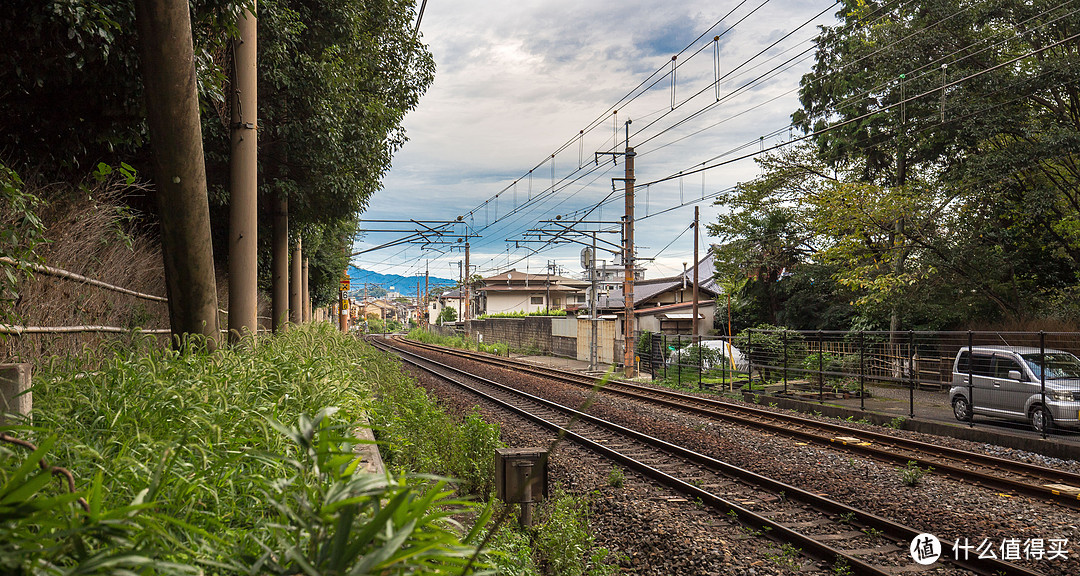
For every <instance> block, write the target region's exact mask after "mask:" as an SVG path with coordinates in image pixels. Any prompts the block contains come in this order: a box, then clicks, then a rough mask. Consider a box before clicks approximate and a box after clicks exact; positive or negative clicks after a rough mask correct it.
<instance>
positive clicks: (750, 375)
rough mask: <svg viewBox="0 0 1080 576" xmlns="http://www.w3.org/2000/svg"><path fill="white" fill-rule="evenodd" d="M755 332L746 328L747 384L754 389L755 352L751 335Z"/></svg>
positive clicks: (750, 388)
mask: <svg viewBox="0 0 1080 576" xmlns="http://www.w3.org/2000/svg"><path fill="white" fill-rule="evenodd" d="M753 333H754V331H753V330H751V329H749V328H747V329H746V384H747V388H748V389H749V390H750V391H751V392H753V391H754V354H753V350H752V347H753V341H752V339H751V338H750V336H751V335H752V334H753ZM734 380H735V379H734V378H732V384H731V387H732V388H734V387H735V382H734Z"/></svg>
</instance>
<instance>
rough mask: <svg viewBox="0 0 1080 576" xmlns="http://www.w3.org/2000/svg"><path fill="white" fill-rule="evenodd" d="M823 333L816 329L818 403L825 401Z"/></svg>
mask: <svg viewBox="0 0 1080 576" xmlns="http://www.w3.org/2000/svg"><path fill="white" fill-rule="evenodd" d="M824 372H825V335H824V334H823V333H822V332H821V330H818V331H817V379H818V400H817V401H818V404H823V403H825V374H824Z"/></svg>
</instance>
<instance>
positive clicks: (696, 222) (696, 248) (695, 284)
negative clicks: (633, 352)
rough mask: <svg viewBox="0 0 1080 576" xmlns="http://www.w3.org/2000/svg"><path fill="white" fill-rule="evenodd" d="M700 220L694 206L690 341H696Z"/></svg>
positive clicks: (696, 207)
mask: <svg viewBox="0 0 1080 576" xmlns="http://www.w3.org/2000/svg"><path fill="white" fill-rule="evenodd" d="M700 218H701V210H700V208H699V207H698V206H694V317H693V320H692V321H691V323H690V326H691V327H692V334H693V337H692V338H691V341H697V339H698V327H697V325H698V318H697V315H698V304H697V300H698V261H699V260H698V224H699V219H700Z"/></svg>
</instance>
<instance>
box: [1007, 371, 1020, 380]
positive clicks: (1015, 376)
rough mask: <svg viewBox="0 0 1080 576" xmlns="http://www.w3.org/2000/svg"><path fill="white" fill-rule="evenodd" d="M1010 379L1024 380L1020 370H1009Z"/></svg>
mask: <svg viewBox="0 0 1080 576" xmlns="http://www.w3.org/2000/svg"><path fill="white" fill-rule="evenodd" d="M1009 380H1023V378H1022V377H1021V376H1020V371H1019V370H1009Z"/></svg>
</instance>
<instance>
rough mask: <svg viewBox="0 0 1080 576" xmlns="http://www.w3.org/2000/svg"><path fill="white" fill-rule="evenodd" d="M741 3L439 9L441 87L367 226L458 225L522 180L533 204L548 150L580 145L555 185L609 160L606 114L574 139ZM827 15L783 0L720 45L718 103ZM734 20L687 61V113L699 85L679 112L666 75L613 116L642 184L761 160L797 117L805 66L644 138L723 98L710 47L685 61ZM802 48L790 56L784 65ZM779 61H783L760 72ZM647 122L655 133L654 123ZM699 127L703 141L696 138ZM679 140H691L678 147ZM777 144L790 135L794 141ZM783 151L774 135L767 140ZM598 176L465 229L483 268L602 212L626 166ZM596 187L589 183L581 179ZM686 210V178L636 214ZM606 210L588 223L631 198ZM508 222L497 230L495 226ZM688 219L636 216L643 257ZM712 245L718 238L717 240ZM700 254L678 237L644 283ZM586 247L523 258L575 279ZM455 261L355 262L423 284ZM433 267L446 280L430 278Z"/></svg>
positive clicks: (656, 189) (744, 171) (484, 4)
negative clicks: (579, 213)
mask: <svg viewBox="0 0 1080 576" xmlns="http://www.w3.org/2000/svg"><path fill="white" fill-rule="evenodd" d="M756 5H757V4H754V6H756ZM732 6H734V3H732V4H731V5H724V6H719V5H717V4H715V3H712V2H705V1H697V0H695V1H689V2H684V3H681V4H679V5H678V6H671V5H668V4H666V3H658V2H646V1H640V0H639V1H630V2H610V1H605V2H581V1H576V2H571V1H566V0H558V1H554V2H551V1H547V2H539V1H536V0H529V1H521V2H490V1H479V0H471V1H463V2H431V3H429V5H428V7H427V12H426V13H425V16H424V21H423V23H422V26H421V29H422V31H423V35H424V40H425V41H426V42H428V43H429V45H430V49H431V50H432V52H433V54H434V55H435V60H436V65H437V71H436V78H435V82H434V84H433V85H432V87H431V89H430V90H429V91H428V93H427V94H426V95H425V96H424V98H423V99H422V100H421V103H420V106H419V107H418V109H417V110H415V111H414V112H412V113H411V114H410V115H409V116H408V117H407V118H406V120H405V127H406V129H407V130H408V135H409V138H410V142H409V143H408V144H406V146H405V148H404V149H403V150H401V151H400V152H399V153H398V155H397V156H396V157H395V159H394V165H393V168H392V169H391V171H390V173H389V174H388V176H387V177H386V179H385V189H384V190H383V191H381V192H380V193H378V194H376V196H375V197H374V198H373V199H372V202H371V204H370V207H369V209H368V211H367V212H366V213H365V214H364V216H363V217H364V218H381V219H409V218H416V219H429V220H451V219H454V218H455V217H457V216H458V215H461V214H464V213H467V212H468V211H470V210H472V209H474V208H477V207H478V206H479V205H480V204H481V203H482V202H484V201H485V200H487V199H488V198H490V197H492V196H493V195H494V194H496V193H497V192H499V191H500V190H502V189H503V188H504V187H507V186H509V185H510V184H511V183H512V182H513V181H514V180H515V179H518V178H521V180H520V182H519V184H518V186H517V189H516V197H517V203H518V204H521V203H524V202H525V198H526V197H527V196H528V195H529V192H528V177H527V176H526V175H527V172H528V170H529V169H530V168H533V167H534V166H538V168H537V169H536V170H535V171H534V172H533V176H532V191H533V194H534V195H536V194H538V193H540V191H542V190H544V189H545V188H547V187H548V186H550V184H551V168H550V164H549V163H548V161H549V158H548V155H549V154H551V153H552V152H553V151H554V150H555V149H556V148H557V147H559V146H561V145H563V144H564V143H567V142H570V144H569V145H568V146H567V147H566V149H565V150H564V151H562V152H561V153H559V154H558V156H557V157H556V159H555V165H556V180H562V179H563V178H566V177H568V176H570V175H571V173H572V172H575V169H576V168H577V167H578V165H579V160H580V161H581V163H584V164H589V163H590V162H591V161H592V160H593V152H594V151H596V150H605V149H610V148H611V146H612V142H613V126H612V124H613V122H612V119H611V118H610V117H604V119H603V122H602V123H601V125H600V126H599V127H598V128H596V129H595V130H593V131H591V132H589V133H588V134H586V135H585V136H584V138H583V144H582V145H581V146H580V147H579V144H578V143H577V142H576V141H575V140H574V137H575V135H576V134H577V133H578V131H579V130H581V129H583V128H585V127H586V126H588V125H589V124H590V123H591V122H592V121H593V120H594V119H597V118H600V117H602V115H603V114H604V113H605V111H607V110H608V108H609V107H610V106H612V105H613V104H615V103H616V102H617V101H618V100H619V99H620V98H621V97H623V96H624V95H626V94H627V93H628V92H629V91H630V90H631V89H633V88H634V87H635V86H637V85H638V84H639V83H640V82H642V81H643V80H645V79H646V77H648V76H649V75H650V74H652V73H653V72H654V71H655V70H657V69H658V68H660V67H662V66H665V65H670V58H671V55H673V54H675V53H677V52H678V51H679V50H681V49H682V48H683V47H685V46H686V45H687V44H689V43H690V42H691V41H692V40H694V38H696V37H697V36H698V35H699V34H701V33H702V32H704V31H705V30H707V29H708V27H709V26H711V25H712V24H713V23H714V22H715V21H716V20H717V19H719V18H720V17H721V16H723V13H724V12H726V11H727V10H729V9H730V8H731V7H732ZM825 6H826V4H824V3H820V2H806V1H803V0H783V1H781V0H774V1H773V2H770V3H768V4H766V5H765V6H764V7H763V8H762V9H761V10H760V11H759V12H757V13H755V14H754V15H752V16H750V17H748V18H747V19H746V20H745V21H744V22H742V23H741V24H739V25H738V27H737V28H735V29H734V30H732V31H731V32H729V33H727V34H725V35H724V37H723V38H722V40H721V43H720V46H721V54H722V56H721V69H722V71H723V72H724V73H732V76H731V77H730V78H729V79H727V80H725V82H724V84H723V92H724V94H725V95H729V94H730V93H731V92H732V91H734V90H736V89H737V88H739V87H740V86H743V85H744V84H746V83H748V82H751V81H752V80H754V79H756V78H758V77H759V76H760V75H762V74H764V73H765V72H766V71H768V70H770V69H772V68H773V67H775V66H777V65H779V64H780V63H781V62H782V61H783V60H784V59H786V58H790V57H792V56H794V55H795V54H796V53H797V52H798V51H801V50H802V49H804V48H806V47H808V46H809V45H808V43H807V41H808V39H809V38H811V37H812V36H813V35H814V33H815V31H816V29H815V28H814V27H812V26H811V27H808V28H805V29H803V30H802V31H801V32H799V33H797V34H795V35H794V36H793V37H792V38H791V39H789V40H787V41H785V42H783V43H782V44H781V45H780V46H778V47H777V48H775V49H773V50H772V51H771V52H770V54H768V55H766V56H765V57H764V58H759V59H758V60H755V61H754V62H753V63H751V64H750V65H747V66H745V67H744V68H743V69H741V70H739V71H735V72H732V71H733V70H734V69H735V67H736V66H738V65H739V64H741V63H743V62H744V61H746V60H747V59H749V58H750V57H751V56H753V55H754V54H755V53H757V52H758V51H760V50H762V49H763V48H764V47H765V46H767V45H768V44H769V43H770V42H772V41H774V40H776V39H778V38H780V37H781V36H783V35H784V34H786V33H787V32H788V31H790V30H791V29H793V28H795V27H797V26H799V25H801V24H802V23H803V22H804V21H806V20H807V19H808V18H810V17H811V16H813V15H814V14H816V13H817V12H819V11H820V10H822V9H823V8H824V7H825ZM749 9H750V6H749V5H747V6H746V7H744V8H743V9H741V10H740V11H739V12H738V13H737V14H736V15H735V16H733V17H732V18H730V19H729V21H730V23H734V22H735V21H736V20H737V19H738V18H739V17H741V16H742V15H745V14H746V12H747V11H748V10H749ZM830 22H831V20H830V19H829V18H822V19H821V22H819V23H821V24H827V23H830ZM728 25H729V23H728V22H725V23H724V24H722V25H721V26H720V27H718V28H717V29H716V30H715V31H713V32H710V33H709V34H708V35H707V37H706V38H705V39H703V40H702V41H701V42H699V43H698V44H695V45H694V47H693V48H692V49H691V50H690V51H688V52H687V53H685V54H683V55H682V56H681V57H680V60H679V62H680V68H679V71H678V82H677V85H676V98H677V101H678V102H680V103H683V102H685V101H686V100H687V99H689V98H690V97H691V96H692V95H693V94H695V93H696V92H698V91H700V90H703V89H704V92H703V93H702V94H700V95H699V96H697V97H696V98H695V99H694V100H691V101H690V102H686V103H685V104H682V106H681V107H680V109H679V110H677V111H675V112H672V111H671V110H670V99H671V94H670V80H669V79H667V78H663V79H661V80H660V81H659V82H658V83H657V84H656V86H655V87H653V88H652V89H651V90H650V91H649V92H648V93H647V94H645V95H643V96H642V97H640V98H638V99H637V100H636V101H634V102H633V103H632V104H630V105H628V106H622V107H621V109H620V110H619V114H618V123H619V125H620V126H619V138H620V140H621V139H622V138H623V127H622V123H623V122H624V121H625V120H626V118H627V117H630V118H632V119H633V123H632V124H631V129H632V131H638V130H640V131H641V132H640V133H639V134H636V135H634V136H632V137H631V143H632V144H634V145H635V146H636V147H637V150H638V152H639V154H640V156H639V158H638V159H637V174H636V176H637V178H638V182H639V183H640V182H646V181H650V180H654V179H657V178H661V177H664V176H667V175H669V174H673V173H676V172H678V171H679V170H683V169H688V168H692V167H693V166H694V165H695V164H698V163H700V162H702V161H704V160H706V159H708V158H711V157H715V156H719V155H721V154H723V153H725V152H729V151H731V150H734V149H736V148H738V147H739V146H742V145H744V144H749V145H748V147H747V148H745V149H743V150H742V151H741V152H740V153H746V152H750V151H753V150H756V149H757V148H758V146H760V143H759V142H758V138H759V137H760V136H762V135H765V134H769V133H770V132H772V131H774V130H777V129H781V128H783V127H784V126H786V125H787V123H788V122H789V121H790V118H789V116H790V114H791V112H792V111H794V110H795V109H796V108H797V106H798V102H797V99H796V94H795V92H793V90H794V89H797V87H798V81H799V78H800V77H801V75H802V74H804V73H805V72H807V71H808V70H809V67H810V64H811V60H809V59H804V60H803V61H802V62H801V63H799V64H798V65H797V66H795V67H793V68H790V69H787V70H784V71H782V72H781V73H780V74H779V75H778V76H776V77H775V78H774V79H772V80H769V81H766V82H762V83H757V84H755V85H754V87H753V89H751V90H746V91H743V92H740V93H739V94H737V95H734V96H726V97H725V100H724V101H723V102H721V103H720V105H718V106H715V107H714V108H713V109H711V110H709V111H708V112H705V113H703V114H701V115H699V116H697V117H695V118H693V119H690V120H687V121H686V123H685V124H683V125H682V126H680V127H678V128H674V129H671V130H670V131H669V132H668V133H666V134H664V135H661V136H658V137H656V138H654V139H649V138H651V137H652V136H654V135H655V134H657V132H659V131H660V130H662V129H665V128H669V127H671V126H672V125H673V124H674V123H675V122H676V121H678V120H680V119H685V118H686V117H687V116H689V115H690V113H692V112H695V111H698V110H700V109H701V108H702V107H704V106H706V105H707V104H709V103H711V102H715V95H714V92H713V91H712V90H711V89H709V88H708V86H709V84H710V83H711V82H712V81H713V60H712V47H711V46H706V47H705V49H704V50H703V51H702V52H701V53H700V54H699V55H697V56H695V57H693V58H690V56H691V53H692V52H693V51H694V50H697V48H698V47H700V46H702V45H703V44H702V43H704V42H708V41H709V40H711V38H712V36H714V35H716V34H719V33H720V31H722V30H724V29H725V28H726V27H727V26H728ZM796 46H797V48H796V49H795V50H792V51H790V52H786V53H784V54H782V55H778V54H779V53H781V52H782V51H784V50H789V49H791V48H792V47H796ZM769 56H775V59H774V60H772V61H768V62H764V61H765V58H768V57H769ZM658 77H659V76H658ZM774 98H775V99H776V100H775V101H772V102H770V100H772V99H774ZM753 107H756V108H753ZM751 108H753V109H752V110H751ZM748 110H750V111H748ZM653 121H656V123H655V124H653V125H652V126H649V123H650V122H653ZM705 128H708V129H706V130H703V129H705ZM702 130H703V131H702ZM696 131H701V133H699V134H695V135H690V134H691V133H693V132H696ZM633 133H634V132H632V134H633ZM682 137H685V139H684V140H682V141H679V142H676V140H677V139H678V138H682ZM782 137H786V132H785V133H784V134H783V136H782ZM646 139H649V140H647V141H646ZM774 142H775V140H773V139H770V140H769V141H766V142H765V144H766V145H771V144H773V143H774ZM621 145H622V144H620V147H621ZM735 155H738V154H735ZM607 162H608V163H610V159H608V160H607ZM590 166H591V164H590ZM587 169H588V168H586V170H587ZM603 169H606V168H603ZM603 169H601V170H600V171H597V172H596V174H595V175H593V176H590V177H587V178H583V179H581V180H579V181H578V182H576V183H574V184H573V185H570V186H567V187H565V188H563V189H560V190H559V191H558V192H557V193H555V194H552V195H550V197H549V198H548V199H547V200H544V201H535V202H534V203H533V204H532V205H530V206H529V207H527V208H522V209H521V210H520V212H519V215H518V216H514V217H508V216H507V212H509V211H510V210H511V209H512V208H513V207H514V205H515V202H514V197H515V193H514V190H513V189H512V188H511V189H510V190H508V191H507V192H506V193H505V194H503V195H502V196H500V198H499V200H498V201H497V202H493V203H491V204H489V205H488V206H486V207H484V208H479V209H477V210H476V212H475V213H474V214H473V216H472V218H470V223H471V224H472V225H473V226H474V227H475V228H484V233H483V237H482V238H480V239H474V240H473V242H472V243H471V247H472V252H473V257H472V261H473V263H474V264H476V265H478V266H479V267H480V268H481V271H482V272H485V273H486V272H488V271H489V270H491V269H493V268H497V267H505V266H506V264H507V261H508V256H509V261H510V262H511V263H513V262H514V261H515V260H517V259H518V258H519V257H523V256H525V254H526V253H527V251H526V250H524V249H523V248H522V249H515V248H514V246H513V243H512V242H511V243H510V245H509V251H508V250H507V242H506V240H507V239H516V238H521V234H522V232H523V231H524V230H526V229H529V228H535V227H537V226H538V221H540V220H544V219H548V218H553V217H554V216H555V215H556V214H568V213H571V212H573V211H574V210H579V209H581V210H584V209H587V208H588V207H590V206H592V205H594V204H595V203H597V202H599V201H600V200H601V199H603V198H604V197H605V196H607V195H608V194H609V193H610V192H611V190H612V184H611V180H610V178H611V177H612V176H622V174H621V172H622V161H621V160H620V165H619V167H618V168H615V169H614V170H612V171H611V172H610V173H609V174H605V175H602V176H600V175H601V174H602V172H603ZM578 173H579V174H580V173H581V172H578ZM757 173H758V170H757V167H756V166H755V165H754V163H753V162H752V161H750V160H745V161H741V162H739V163H736V164H732V165H729V166H725V167H723V168H718V169H715V170H710V171H709V172H707V173H706V174H705V189H706V193H710V192H713V191H716V190H719V189H722V188H726V187H729V186H732V185H734V184H735V183H736V182H738V181H744V180H747V179H750V178H753V177H754V176H755V175H756V174H757ZM594 180H595V181H594ZM682 180H683V181H682V193H681V197H682V199H683V200H684V201H685V200H688V199H689V198H690V197H692V196H694V195H696V196H698V197H700V195H701V189H702V177H701V175H700V174H698V175H692V176H686V177H684V178H683V179H682ZM590 181H594V182H593V183H592V184H587V183H588V182H590ZM620 187H621V184H620ZM679 199H680V185H679V181H678V180H671V181H669V182H665V183H663V184H658V185H656V186H651V187H649V188H648V189H647V190H646V189H644V188H641V187H639V189H638V195H637V202H636V211H637V216H638V217H639V218H641V217H642V216H644V215H646V214H650V215H651V214H655V213H656V212H658V211H660V210H663V209H665V208H668V207H671V206H673V205H675V204H678V202H679ZM612 200H613V201H612V202H611V203H610V204H607V205H605V206H604V207H603V208H602V210H597V211H596V212H594V214H593V218H595V217H597V216H599V214H600V212H602V214H603V219H605V220H617V219H618V218H619V216H621V213H622V198H621V192H620V193H618V194H616V195H615V196H613V198H612ZM496 205H497V206H496ZM716 211H717V209H716V208H714V207H712V206H711V205H709V204H708V203H703V204H701V214H702V220H703V222H706V223H707V222H711V221H713V220H715V217H716V213H717V212H716ZM498 217H501V218H502V219H503V220H501V221H499V223H497V224H496V223H494V222H495V220H496V219H497V218H498ZM692 219H693V207H692V206H688V207H685V208H681V209H677V210H672V211H670V212H667V213H666V214H664V215H662V216H653V217H649V218H646V219H643V220H640V221H639V223H638V225H637V227H636V236H637V239H638V245H639V246H642V247H643V248H642V249H641V251H640V252H639V256H641V257H653V256H656V252H657V251H659V250H660V249H662V248H664V247H665V246H666V245H667V244H668V243H669V242H671V241H672V240H673V239H674V238H675V237H676V236H678V235H679V233H680V232H682V231H683V230H685V228H686V226H687V225H688V224H689V223H690V221H691V220H692ZM376 236H377V235H371V236H370V237H369V238H368V239H366V241H365V243H363V244H360V245H358V247H362V246H371V245H374V244H378V243H382V242H387V241H389V240H391V239H392V238H390V237H376ZM703 241H704V242H708V241H709V238H707V237H706V238H704V239H703ZM692 246H693V238H692V237H691V236H690V235H689V234H688V233H687V234H684V235H683V237H682V238H680V240H679V241H677V242H675V243H674V244H672V245H671V247H670V248H668V249H667V250H666V251H665V252H664V253H663V254H660V255H659V256H658V257H657V259H656V260H655V263H654V264H650V266H651V267H652V269H651V270H650V272H649V275H650V276H657V275H668V274H673V273H676V272H678V271H681V269H682V264H681V263H682V262H683V261H684V260H690V259H692V258H691V251H692ZM579 248H580V247H579V246H575V245H572V244H568V245H561V246H559V247H558V248H556V249H553V250H547V251H544V252H542V253H540V254H538V255H535V256H531V257H529V258H528V262H529V263H530V266H532V267H534V268H539V267H542V266H543V265H544V264H545V263H546V261H547V260H556V261H557V262H558V263H559V264H560V265H563V266H565V267H566V268H568V269H572V270H577V269H578V268H579V266H578V264H577V254H578V251H579ZM459 259H461V254H460V252H457V251H455V252H451V253H448V255H444V256H440V255H438V254H436V253H433V252H431V251H421V250H420V249H419V248H418V247H415V246H413V247H406V246H403V247H399V248H395V249H391V250H389V251H379V252H374V253H370V254H366V255H364V256H363V257H358V258H357V259H356V260H354V262H355V263H357V264H358V265H359V266H361V267H368V268H372V269H375V270H376V271H379V272H398V273H415V272H416V271H417V270H418V269H423V268H424V266H425V262H426V261H427V260H432V261H434V262H435V264H433V265H432V270H433V273H434V274H439V275H444V276H448V275H449V270H450V269H451V266H453V267H455V268H454V269H455V270H456V266H457V264H456V262H457V260H459ZM451 262H453V264H451ZM524 264H525V262H524V261H522V263H521V264H520V265H517V267H518V268H519V269H523V268H524ZM437 269H441V270H442V271H440V272H435V270H437ZM454 276H455V277H456V272H455V273H454Z"/></svg>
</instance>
